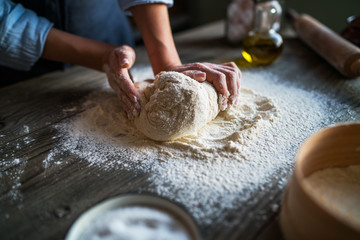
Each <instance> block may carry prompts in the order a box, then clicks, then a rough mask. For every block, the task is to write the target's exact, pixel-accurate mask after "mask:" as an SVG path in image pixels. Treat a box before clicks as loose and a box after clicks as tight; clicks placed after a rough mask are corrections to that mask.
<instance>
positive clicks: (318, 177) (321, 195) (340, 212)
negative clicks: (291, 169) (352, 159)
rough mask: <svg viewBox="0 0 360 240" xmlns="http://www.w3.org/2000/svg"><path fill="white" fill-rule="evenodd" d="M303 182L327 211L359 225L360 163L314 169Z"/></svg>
mask: <svg viewBox="0 0 360 240" xmlns="http://www.w3.org/2000/svg"><path fill="white" fill-rule="evenodd" d="M304 184H305V187H306V189H307V190H308V191H309V192H310V193H311V195H312V196H314V197H315V198H316V199H317V200H318V201H319V203H321V205H323V206H324V207H325V208H326V209H327V210H328V211H329V212H331V213H332V214H334V215H335V216H337V217H338V218H340V219H342V220H343V221H345V222H347V223H349V224H350V225H352V226H354V227H355V228H359V227H360V165H352V166H349V167H343V168H339V167H338V168H326V169H323V170H320V171H316V172H314V173H313V174H311V175H310V176H309V177H307V178H305V179H304Z"/></svg>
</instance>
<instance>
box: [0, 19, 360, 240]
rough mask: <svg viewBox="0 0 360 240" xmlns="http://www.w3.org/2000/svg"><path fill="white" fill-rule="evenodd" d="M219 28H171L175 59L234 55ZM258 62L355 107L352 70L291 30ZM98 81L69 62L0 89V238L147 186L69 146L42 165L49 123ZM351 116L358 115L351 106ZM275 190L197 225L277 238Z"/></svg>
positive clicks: (100, 77) (26, 234)
mask: <svg viewBox="0 0 360 240" xmlns="http://www.w3.org/2000/svg"><path fill="white" fill-rule="evenodd" d="M224 29H225V24H224V22H216V23H214V24H210V25H206V26H204V27H200V28H197V29H193V30H191V31H187V32H184V33H181V34H177V35H176V43H177V47H178V51H179V53H180V56H181V59H182V60H183V62H184V63H186V62H203V61H207V62H222V61H224V60H227V59H236V58H239V57H240V51H241V50H240V47H234V46H230V45H229V44H227V43H226V41H225V40H224V32H225V31H224ZM136 53H137V63H136V65H135V68H136V67H137V66H140V65H141V66H143V65H144V64H145V65H146V64H147V65H148V64H149V63H148V59H147V57H146V52H145V49H144V48H143V47H139V48H137V49H136ZM261 69H262V71H267V72H271V73H273V74H274V75H276V76H278V77H279V79H281V81H284V82H289V83H293V82H294V81H298V80H299V79H301V82H297V84H298V85H299V86H301V87H302V88H303V89H305V90H308V91H318V92H320V93H323V94H328V95H329V96H334V98H338V99H341V100H342V101H343V102H346V103H347V104H348V105H349V106H351V108H352V109H353V110H354V111H357V112H360V78H356V79H346V78H344V77H343V76H341V75H340V74H339V73H338V72H337V71H336V70H334V69H333V68H332V67H331V66H330V65H329V64H328V63H327V62H326V61H324V60H323V59H322V58H320V57H319V56H317V55H316V54H315V53H314V52H313V51H312V50H310V49H309V48H308V47H307V46H306V45H304V44H303V43H302V42H301V41H300V40H298V39H297V38H296V37H292V36H289V37H287V38H286V39H285V48H284V52H283V55H282V56H281V58H280V59H279V60H278V61H276V62H275V63H274V64H272V65H269V66H267V67H262V68H261ZM242 71H244V72H245V71H256V68H255V69H254V68H252V69H242ZM294 76H297V78H294ZM105 82H106V78H105V75H104V74H103V73H100V72H96V71H93V70H89V69H85V68H82V67H73V68H70V69H68V70H66V71H64V72H54V73H51V74H47V75H44V76H41V77H38V78H35V79H31V80H28V81H24V82H22V83H19V84H16V85H13V86H9V87H5V88H2V89H0V146H1V147H0V182H1V185H0V239H37V240H39V239H63V238H64V237H65V235H66V233H67V231H68V230H69V228H70V226H71V225H72V224H73V223H74V221H75V220H76V219H77V218H78V217H79V216H80V215H81V213H83V212H84V211H86V210H87V209H89V208H90V207H92V206H93V205H95V204H96V203H99V202H101V201H103V200H105V199H108V198H110V197H113V196H117V195H119V194H122V193H127V192H139V191H140V189H141V191H144V190H150V191H151V189H150V188H148V186H149V182H148V181H147V180H148V175H147V174H145V173H144V174H136V175H134V174H132V173H131V172H128V171H122V172H121V169H120V170H117V171H107V172H106V173H104V172H99V171H98V169H97V167H96V166H89V164H87V162H86V161H81V159H78V157H77V156H75V155H73V154H70V153H69V154H67V153H63V154H61V164H52V165H51V166H49V167H44V159H46V158H47V157H49V153H50V152H51V150H52V149H54V148H55V147H56V145H57V143H58V142H59V141H60V139H59V138H60V137H59V136H58V134H57V131H56V129H55V128H54V127H53V126H54V125H56V124H58V123H61V122H64V121H67V120H69V119H71V118H73V117H74V116H75V115H77V114H78V113H79V112H81V111H82V110H83V109H82V107H81V103H82V102H83V99H84V97H85V96H87V95H88V94H89V93H91V92H93V91H96V90H97V89H100V88H104V83H105ZM64 109H76V110H74V111H64ZM329 111H331V109H329ZM345 119H346V116H345ZM351 120H355V121H360V117H359V114H357V115H353V116H352V119H351ZM54 157H55V158H56V157H60V155H59V156H54ZM59 160H60V159H59ZM119 171H120V172H119ZM290 175H291V171H289V172H287V173H286V174H285V176H284V177H285V178H288V177H289V176H290ZM94 176H96V177H94ZM270 181H271V179H270ZM283 190H284V189H283V188H281V189H279V188H277V187H273V188H270V189H265V190H264V194H263V195H262V196H263V197H262V200H261V201H258V202H257V203H256V205H255V206H251V209H245V210H244V211H241V212H239V213H238V214H236V213H233V214H232V215H231V216H229V218H234V219H235V220H236V219H241V221H242V224H241V225H235V226H233V225H231V226H227V225H221V224H219V223H216V224H215V223H214V224H213V225H211V224H210V225H204V226H200V227H201V228H202V230H203V233H204V238H205V239H281V234H280V230H279V227H278V225H277V217H278V213H279V211H280V209H279V208H277V209H274V207H273V206H274V204H275V206H276V205H279V206H280V205H281V198H282V193H283ZM270 196H271V197H270ZM249 208H250V207H249ZM189 210H190V212H191V209H189ZM250 211H253V212H254V211H263V212H267V213H268V214H266V215H264V216H265V217H264V218H262V219H259V218H257V217H256V216H255V215H249V214H247V213H249V212H250ZM235 222H236V221H235Z"/></svg>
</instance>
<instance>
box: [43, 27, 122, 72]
mask: <svg viewBox="0 0 360 240" xmlns="http://www.w3.org/2000/svg"><path fill="white" fill-rule="evenodd" d="M114 48H115V46H113V45H111V44H107V43H103V42H99V41H95V40H91V39H87V38H83V37H79V36H76V35H73V34H70V33H66V32H63V31H61V30H58V29H55V28H52V29H50V31H49V33H48V35H47V38H46V42H45V46H44V50H43V53H42V56H41V57H42V58H45V59H48V60H54V61H58V62H65V63H70V64H74V65H80V66H84V67H88V68H92V69H95V70H99V71H103V69H102V67H103V66H102V65H103V62H104V57H105V56H106V55H108V53H109V52H110V51H111V50H112V49H114Z"/></svg>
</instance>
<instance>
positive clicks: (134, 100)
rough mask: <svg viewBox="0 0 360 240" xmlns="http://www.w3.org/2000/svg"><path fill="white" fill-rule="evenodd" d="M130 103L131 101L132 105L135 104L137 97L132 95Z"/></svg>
mask: <svg viewBox="0 0 360 240" xmlns="http://www.w3.org/2000/svg"><path fill="white" fill-rule="evenodd" d="M131 101H132V102H133V103H137V102H138V99H137V97H136V96H135V95H133V96H132V98H131Z"/></svg>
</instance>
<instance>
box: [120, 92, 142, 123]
mask: <svg viewBox="0 0 360 240" xmlns="http://www.w3.org/2000/svg"><path fill="white" fill-rule="evenodd" d="M118 98H119V100H120V102H121V103H122V106H123V110H124V111H125V113H126V116H127V118H128V119H130V120H132V119H134V118H135V117H137V116H138V114H139V113H138V111H136V109H135V108H134V106H133V104H132V102H131V101H130V100H129V98H128V97H127V96H126V94H124V93H123V92H122V93H120V94H118Z"/></svg>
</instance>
